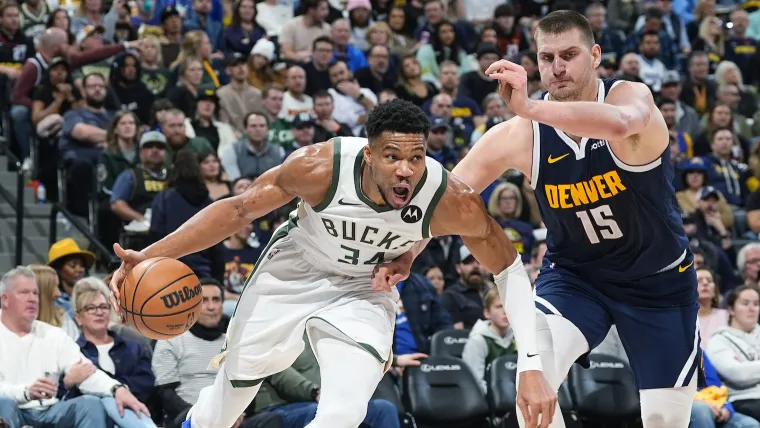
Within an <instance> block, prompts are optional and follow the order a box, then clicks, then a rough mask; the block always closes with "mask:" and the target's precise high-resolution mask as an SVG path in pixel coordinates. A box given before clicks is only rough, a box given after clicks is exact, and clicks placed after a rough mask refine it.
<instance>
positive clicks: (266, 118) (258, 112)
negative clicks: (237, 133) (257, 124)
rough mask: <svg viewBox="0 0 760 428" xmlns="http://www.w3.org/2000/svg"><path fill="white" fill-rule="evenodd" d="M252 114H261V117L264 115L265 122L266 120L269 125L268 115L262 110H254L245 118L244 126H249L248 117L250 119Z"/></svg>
mask: <svg viewBox="0 0 760 428" xmlns="http://www.w3.org/2000/svg"><path fill="white" fill-rule="evenodd" d="M251 116H261V117H263V118H264V122H266V123H267V126H269V118H268V117H267V115H265V114H264V113H262V112H260V111H252V112H249V113H248V114H246V115H245V117H244V118H243V128H247V127H248V119H250V118H251Z"/></svg>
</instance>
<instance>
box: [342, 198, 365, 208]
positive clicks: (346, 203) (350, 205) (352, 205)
mask: <svg viewBox="0 0 760 428" xmlns="http://www.w3.org/2000/svg"><path fill="white" fill-rule="evenodd" d="M338 205H348V206H349V207H360V206H362V204H352V203H349V202H343V198H341V199H340V200H339V201H338Z"/></svg>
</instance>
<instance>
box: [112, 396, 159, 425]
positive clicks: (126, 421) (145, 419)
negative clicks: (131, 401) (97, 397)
mask: <svg viewBox="0 0 760 428" xmlns="http://www.w3.org/2000/svg"><path fill="white" fill-rule="evenodd" d="M101 402H102V403H103V408H105V409H106V413H107V414H108V417H109V418H111V420H112V421H113V422H114V424H116V426H117V427H119V428H156V424H155V423H153V419H151V418H150V416H146V415H142V418H138V417H137V414H136V413H135V412H134V411H132V410H130V409H124V416H123V417H122V416H120V415H119V407H118V406H117V405H116V400H114V398H113V397H103V398H102V399H101Z"/></svg>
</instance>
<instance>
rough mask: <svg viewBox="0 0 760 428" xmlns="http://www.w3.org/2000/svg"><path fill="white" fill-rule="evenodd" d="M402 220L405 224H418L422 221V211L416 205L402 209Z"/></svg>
mask: <svg viewBox="0 0 760 428" xmlns="http://www.w3.org/2000/svg"><path fill="white" fill-rule="evenodd" d="M401 220H404V222H405V223H417V222H418V221H420V220H422V210H421V209H420V207H418V206H416V205H407V206H405V207H404V208H402V209H401Z"/></svg>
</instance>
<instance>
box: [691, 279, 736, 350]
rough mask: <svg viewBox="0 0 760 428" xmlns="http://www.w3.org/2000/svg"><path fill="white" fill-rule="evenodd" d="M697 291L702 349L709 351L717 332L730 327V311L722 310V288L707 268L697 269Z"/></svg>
mask: <svg viewBox="0 0 760 428" xmlns="http://www.w3.org/2000/svg"><path fill="white" fill-rule="evenodd" d="M697 284H698V288H697V291H698V292H699V298H698V299H699V300H698V301H699V332H700V336H701V339H702V349H707V344H708V343H710V337H711V336H712V335H713V334H715V332H716V331H718V330H721V329H723V328H724V327H726V326H728V311H727V310H725V309H720V287H718V284H717V283H716V282H715V275H714V274H713V273H712V271H711V270H710V269H708V268H706V267H702V268H699V269H697Z"/></svg>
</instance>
